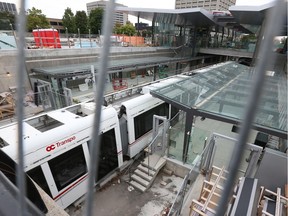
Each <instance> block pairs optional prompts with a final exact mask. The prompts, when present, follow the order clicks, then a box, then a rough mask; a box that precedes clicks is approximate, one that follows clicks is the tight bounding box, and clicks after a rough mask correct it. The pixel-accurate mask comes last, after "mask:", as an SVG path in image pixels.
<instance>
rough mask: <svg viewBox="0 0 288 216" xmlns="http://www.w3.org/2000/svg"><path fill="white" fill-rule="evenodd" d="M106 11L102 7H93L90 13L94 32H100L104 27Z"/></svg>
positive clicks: (91, 27)
mask: <svg viewBox="0 0 288 216" xmlns="http://www.w3.org/2000/svg"><path fill="white" fill-rule="evenodd" d="M103 14H104V11H103V9H102V8H96V9H93V10H92V11H91V12H90V14H89V26H90V29H91V33H92V34H98V33H99V30H101V27H102V19H103Z"/></svg>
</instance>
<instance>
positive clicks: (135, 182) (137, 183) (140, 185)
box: [129, 154, 166, 192]
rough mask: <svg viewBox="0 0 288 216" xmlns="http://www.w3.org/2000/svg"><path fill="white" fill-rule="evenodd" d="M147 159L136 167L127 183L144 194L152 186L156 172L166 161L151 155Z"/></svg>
mask: <svg viewBox="0 0 288 216" xmlns="http://www.w3.org/2000/svg"><path fill="white" fill-rule="evenodd" d="M148 157H149V160H148ZM148 157H146V158H145V160H144V161H143V162H141V163H140V164H139V165H138V167H137V168H136V170H135V171H134V173H133V174H132V176H131V180H130V182H129V184H130V185H131V186H133V187H134V188H136V189H138V190H140V191H142V192H145V191H146V190H147V189H148V188H149V187H150V186H151V185H152V183H153V181H154V180H155V178H156V176H157V174H158V172H159V171H160V169H161V168H162V167H163V166H164V165H165V164H166V159H164V158H163V157H160V156H159V155H156V154H152V155H149V156H148ZM148 162H149V163H148Z"/></svg>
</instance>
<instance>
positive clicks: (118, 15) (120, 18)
mask: <svg viewBox="0 0 288 216" xmlns="http://www.w3.org/2000/svg"><path fill="white" fill-rule="evenodd" d="M107 3H108V1H103V0H102V1H95V2H90V3H87V4H86V6H87V13H88V15H89V14H90V11H91V10H93V9H96V8H102V9H104V10H105V8H106V5H107ZM115 4H116V6H121V7H126V6H125V5H123V4H118V3H115ZM127 21H128V15H127V14H126V13H123V12H119V11H116V12H115V15H114V25H115V23H120V24H121V25H125V24H126V23H127Z"/></svg>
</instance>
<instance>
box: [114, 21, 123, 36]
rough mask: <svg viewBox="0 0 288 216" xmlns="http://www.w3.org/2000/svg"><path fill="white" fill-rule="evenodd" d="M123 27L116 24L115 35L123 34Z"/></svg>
mask: <svg viewBox="0 0 288 216" xmlns="http://www.w3.org/2000/svg"><path fill="white" fill-rule="evenodd" d="M121 27H122V25H121V24H120V23H118V22H116V23H115V26H114V29H113V32H114V34H122V32H121Z"/></svg>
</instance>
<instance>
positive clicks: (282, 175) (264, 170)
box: [255, 148, 288, 192]
mask: <svg viewBox="0 0 288 216" xmlns="http://www.w3.org/2000/svg"><path fill="white" fill-rule="evenodd" d="M287 170H288V168H287V154H285V153H283V152H279V151H275V150H272V149H268V148H266V152H265V154H264V157H263V159H262V161H261V163H260V166H259V169H258V171H257V173H256V175H255V178H257V179H259V184H260V185H261V186H264V187H265V188H267V189H269V190H271V191H274V192H276V190H277V187H280V188H281V189H282V191H283V190H284V185H285V184H287Z"/></svg>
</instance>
